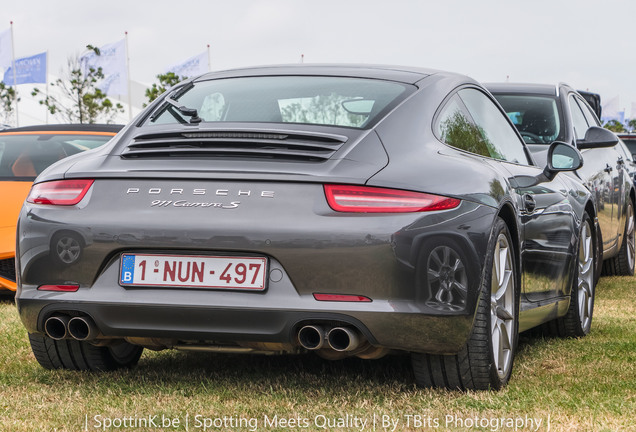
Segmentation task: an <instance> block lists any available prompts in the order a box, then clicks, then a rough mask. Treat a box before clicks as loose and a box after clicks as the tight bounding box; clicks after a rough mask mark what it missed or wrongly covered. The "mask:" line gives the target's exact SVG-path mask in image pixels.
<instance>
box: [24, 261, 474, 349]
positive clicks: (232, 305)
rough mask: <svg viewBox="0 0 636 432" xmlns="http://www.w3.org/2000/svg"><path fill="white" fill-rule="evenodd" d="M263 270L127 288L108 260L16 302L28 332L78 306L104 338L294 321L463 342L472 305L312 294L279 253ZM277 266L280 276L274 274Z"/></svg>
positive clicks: (377, 338) (223, 331) (415, 339)
mask: <svg viewBox="0 0 636 432" xmlns="http://www.w3.org/2000/svg"><path fill="white" fill-rule="evenodd" d="M278 272H280V273H278ZM269 273H270V280H269V285H268V289H267V290H266V291H265V292H228V291H209V290H195V289H189V290H188V289H143V288H136V289H131V288H124V287H121V286H119V285H113V284H102V283H101V282H102V281H107V280H117V278H118V268H117V265H111V266H109V267H108V269H107V270H106V271H105V272H104V274H102V275H101V276H100V278H99V279H98V281H97V282H96V283H95V285H93V287H90V288H80V289H79V290H78V291H77V292H68V293H62V292H47V291H39V290H37V287H35V286H32V287H29V286H24V285H23V286H22V287H21V290H20V293H19V295H18V298H17V302H16V303H17V305H18V310H19V313H20V317H21V319H22V321H23V323H24V324H25V326H26V328H27V330H28V331H29V332H30V333H43V329H44V322H45V321H46V319H47V318H49V317H50V316H52V315H55V314H60V313H62V314H71V315H76V314H82V315H88V316H90V317H91V318H92V319H93V321H94V322H95V324H96V326H97V327H98V329H99V330H100V332H101V335H102V337H105V338H113V337H114V338H124V337H135V338H171V339H176V340H180V341H215V342H220V343H236V342H273V343H282V344H292V345H296V346H297V345H298V342H297V338H296V334H297V332H298V330H299V329H300V327H302V326H303V325H305V324H309V323H313V324H315V323H318V324H322V323H331V324H332V325H344V324H346V325H350V326H353V327H355V328H356V329H358V331H360V333H361V334H363V335H364V336H365V338H366V339H367V340H368V341H369V342H370V343H371V344H373V345H375V346H380V347H384V348H390V349H399V350H406V351H416V352H435V353H451V352H456V351H458V350H459V349H460V348H461V347H462V345H463V344H464V343H465V341H466V339H467V337H468V335H469V333H470V329H471V327H472V320H473V313H474V306H472V307H470V308H467V310H465V311H462V312H460V313H457V312H452V313H449V312H447V311H443V310H438V309H436V308H432V307H429V306H427V305H426V304H425V303H424V302H420V301H417V300H415V299H414V300H410V301H409V300H398V299H374V300H373V301H372V302H359V303H357V302H355V303H354V302H332V301H317V300H315V299H314V297H313V295H307V294H306V295H302V294H299V293H298V291H297V290H296V289H295V288H294V286H293V285H292V282H291V280H290V279H289V277H288V276H287V274H286V273H285V272H284V270H283V268H282V266H281V265H280V263H279V262H278V261H276V260H274V259H271V260H270V267H269ZM280 274H282V275H283V277H282V278H281V279H280V280H277V279H278V278H279V277H280V276H279V275H280ZM271 275H276V276H275V277H274V278H272V276H271ZM333 323H335V324H333Z"/></svg>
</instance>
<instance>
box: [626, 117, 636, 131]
mask: <svg viewBox="0 0 636 432" xmlns="http://www.w3.org/2000/svg"><path fill="white" fill-rule="evenodd" d="M627 126H629V129H630V130H631V131H632V132H634V131H636V118H633V119H631V120H630V121H628V122H627Z"/></svg>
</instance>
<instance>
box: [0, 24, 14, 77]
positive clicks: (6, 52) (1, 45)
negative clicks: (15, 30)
mask: <svg viewBox="0 0 636 432" xmlns="http://www.w3.org/2000/svg"><path fill="white" fill-rule="evenodd" d="M12 60H13V44H12V42H11V29H8V30H5V31H3V32H0V68H5V69H6V68H8V67H10V66H11V63H12Z"/></svg>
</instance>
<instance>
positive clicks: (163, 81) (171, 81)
mask: <svg viewBox="0 0 636 432" xmlns="http://www.w3.org/2000/svg"><path fill="white" fill-rule="evenodd" d="M157 79H158V80H159V84H157V83H154V84H153V85H152V87H150V88H149V89H146V97H147V98H148V103H145V104H144V107H145V106H148V104H149V103H150V102H152V101H153V100H155V99H157V98H158V97H159V95H161V94H162V93H163V92H165V91H166V90H167V89H169V88H170V87H172V86H174V85H175V84H178V83H180V82H181V81H183V80H185V79H187V77H180V76H179V75H177V74H175V73H174V72H167V73H165V74H159V75H157Z"/></svg>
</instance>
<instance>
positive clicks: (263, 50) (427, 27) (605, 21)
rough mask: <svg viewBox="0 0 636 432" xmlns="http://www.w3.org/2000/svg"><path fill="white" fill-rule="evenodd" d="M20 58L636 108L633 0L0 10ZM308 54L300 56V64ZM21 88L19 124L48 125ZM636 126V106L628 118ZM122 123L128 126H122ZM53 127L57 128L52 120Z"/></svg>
mask: <svg viewBox="0 0 636 432" xmlns="http://www.w3.org/2000/svg"><path fill="white" fill-rule="evenodd" d="M3 3H4V4H3V6H2V8H1V10H0V32H1V31H3V30H6V29H8V28H9V27H10V22H11V21H13V35H14V47H15V54H16V57H25V56H29V55H33V54H37V53H41V52H43V51H46V50H48V53H49V78H50V79H51V80H52V79H54V78H55V76H59V75H60V74H61V71H62V70H63V69H64V68H65V67H66V63H67V59H68V58H69V57H71V56H74V55H78V54H79V55H81V54H82V53H84V52H85V46H86V45H87V44H91V45H95V46H102V45H105V44H109V43H112V42H116V41H118V40H121V39H122V38H124V35H125V32H127V33H128V47H129V58H130V64H129V67H130V76H131V79H132V80H134V81H138V82H142V83H145V84H148V85H149V84H152V83H153V82H155V81H156V79H155V77H156V75H157V74H160V73H163V72H165V71H166V69H167V68H168V67H169V66H171V65H174V64H177V63H180V62H182V61H184V60H186V59H187V58H189V57H192V56H194V55H197V54H199V53H201V52H204V51H205V50H206V49H207V48H206V47H207V45H208V44H209V45H210V56H211V68H212V70H223V69H228V68H237V67H243V66H254V65H266V64H285V63H299V62H300V61H301V58H303V59H304V62H305V63H368V64H389V65H404V66H417V67H426V68H434V69H442V70H448V71H453V72H459V73H462V74H465V75H469V76H471V77H473V78H475V79H477V80H479V81H482V82H497V81H506V80H509V81H511V82H537V83H554V84H556V83H558V82H566V83H568V84H570V85H572V86H573V87H575V88H577V89H581V90H590V91H595V92H597V93H600V94H601V97H602V100H603V102H606V101H609V100H612V99H614V98H616V97H618V98H619V101H620V102H619V104H618V107H619V109H626V111H627V114H628V117H629V116H630V112H632V102H634V103H636V59H635V57H634V55H633V53H632V51H634V48H635V47H636V41H635V39H636V2H634V1H632V0H622V1H619V0H605V1H603V2H601V1H591V0H525V1H521V0H441V1H439V0H438V1H431V0H419V1H417V0H391V1H378V0H320V1H315V0H314V1H305V0H267V1H265V0H261V1H258V0H229V1H217V0H207V1H198V0H190V1H187V2H186V1H182V2H176V1H174V0H172V1H167V0H152V1H146V0H127V1H122V0H109V1H102V2H95V1H86V0H64V1H61V0H29V1H12V2H9V1H5V2H3ZM301 56H302V57H301ZM31 87H33V85H22V86H19V87H18V90H19V94H20V97H21V99H22V100H21V102H20V114H23V110H24V114H23V115H22V116H21V118H20V125H26V124H37V123H43V122H44V121H45V111H44V109H43V108H41V107H39V106H38V105H37V103H36V101H35V100H32V98H31V96H30V92H31ZM633 114H634V116H635V117H636V108H635V109H634V110H633ZM124 120H125V119H124ZM50 121H53V119H51V120H50Z"/></svg>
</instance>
